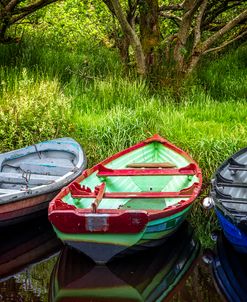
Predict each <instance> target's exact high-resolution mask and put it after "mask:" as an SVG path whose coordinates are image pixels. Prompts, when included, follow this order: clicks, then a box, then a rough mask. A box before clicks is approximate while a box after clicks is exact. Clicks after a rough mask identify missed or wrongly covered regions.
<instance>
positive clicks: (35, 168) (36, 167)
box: [16, 162, 72, 176]
mask: <svg viewBox="0 0 247 302" xmlns="http://www.w3.org/2000/svg"><path fill="white" fill-rule="evenodd" d="M16 167H17V166H16ZM19 167H20V168H21V169H22V170H23V171H31V172H32V173H35V174H37V173H40V172H43V173H44V174H46V173H49V174H52V175H57V176H59V175H64V174H66V173H68V172H69V171H71V170H72V167H71V166H63V167H62V166H56V165H55V164H49V163H48V164H47V163H45V162H43V163H37V164H35V163H32V162H30V163H25V162H23V163H20V165H19ZM17 168H18V167H17Z"/></svg>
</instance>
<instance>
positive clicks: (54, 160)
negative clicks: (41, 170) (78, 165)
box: [22, 157, 74, 167]
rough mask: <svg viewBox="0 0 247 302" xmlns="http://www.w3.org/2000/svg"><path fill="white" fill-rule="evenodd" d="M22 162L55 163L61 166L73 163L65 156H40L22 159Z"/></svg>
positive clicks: (69, 165)
mask: <svg viewBox="0 0 247 302" xmlns="http://www.w3.org/2000/svg"><path fill="white" fill-rule="evenodd" d="M22 163H25V164H30V163H32V164H35V165H44V164H47V165H56V166H61V167H74V164H73V163H72V161H71V160H69V159H67V158H47V157H44V158H43V157H41V158H32V159H30V160H29V161H26V160H24V161H22Z"/></svg>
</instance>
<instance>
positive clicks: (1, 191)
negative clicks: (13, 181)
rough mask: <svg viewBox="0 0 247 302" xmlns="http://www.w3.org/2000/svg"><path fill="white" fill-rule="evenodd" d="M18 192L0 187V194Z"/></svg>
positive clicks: (17, 191)
mask: <svg viewBox="0 0 247 302" xmlns="http://www.w3.org/2000/svg"><path fill="white" fill-rule="evenodd" d="M11 193H13V194H14V193H20V191H19V190H10V189H0V194H11Z"/></svg>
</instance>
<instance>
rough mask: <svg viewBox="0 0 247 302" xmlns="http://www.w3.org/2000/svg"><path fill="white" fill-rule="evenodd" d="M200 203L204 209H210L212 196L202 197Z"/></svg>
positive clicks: (212, 203)
mask: <svg viewBox="0 0 247 302" xmlns="http://www.w3.org/2000/svg"><path fill="white" fill-rule="evenodd" d="M202 205H203V207H204V209H207V210H209V209H211V208H212V207H213V206H214V201H213V198H211V197H205V198H204V199H203V202H202Z"/></svg>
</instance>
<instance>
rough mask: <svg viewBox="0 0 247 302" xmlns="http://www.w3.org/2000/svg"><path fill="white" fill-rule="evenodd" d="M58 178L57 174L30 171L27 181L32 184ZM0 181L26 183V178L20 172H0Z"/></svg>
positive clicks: (41, 183) (45, 182)
mask: <svg viewBox="0 0 247 302" xmlns="http://www.w3.org/2000/svg"><path fill="white" fill-rule="evenodd" d="M58 178H59V176H53V175H43V174H33V173H31V175H30V180H29V181H28V183H29V184H33V185H43V184H49V183H51V182H53V181H55V180H56V179H58ZM0 182H1V183H12V184H15V183H16V184H17V183H18V184H26V180H25V179H24V178H23V177H22V174H21V173H9V172H0Z"/></svg>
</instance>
